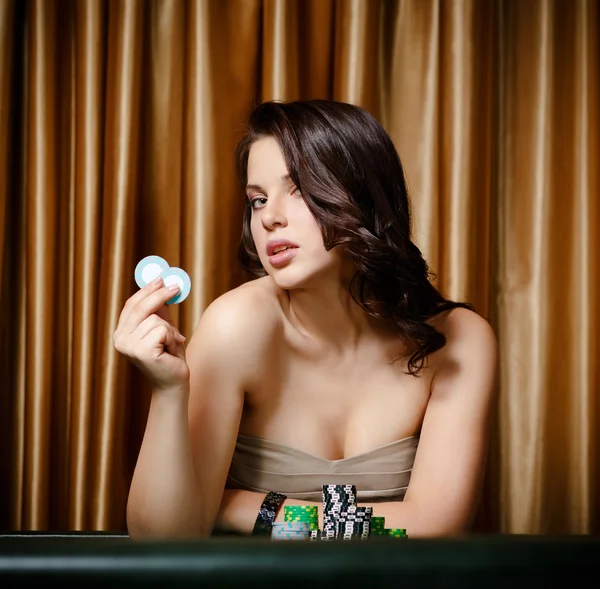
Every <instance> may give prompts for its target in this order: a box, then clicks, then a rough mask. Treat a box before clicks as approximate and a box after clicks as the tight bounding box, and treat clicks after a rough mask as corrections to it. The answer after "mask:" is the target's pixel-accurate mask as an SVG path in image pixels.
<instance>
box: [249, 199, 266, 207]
mask: <svg viewBox="0 0 600 589" xmlns="http://www.w3.org/2000/svg"><path fill="white" fill-rule="evenodd" d="M266 204H267V199H266V198H264V197H258V198H253V199H252V200H251V201H250V206H251V207H252V208H253V209H260V208H262V207H264V206H265V205H266Z"/></svg>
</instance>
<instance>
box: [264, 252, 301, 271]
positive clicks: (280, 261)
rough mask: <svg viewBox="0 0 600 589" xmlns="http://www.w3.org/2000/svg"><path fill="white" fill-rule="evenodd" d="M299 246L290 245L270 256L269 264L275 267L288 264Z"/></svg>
mask: <svg viewBox="0 0 600 589" xmlns="http://www.w3.org/2000/svg"><path fill="white" fill-rule="evenodd" d="M297 249H298V248H297V247H288V248H287V249H284V250H282V251H280V252H277V253H276V254H273V255H272V256H269V264H271V266H274V267H276V268H277V267H278V266H284V265H285V264H287V263H288V262H289V261H290V260H291V259H292V258H293V257H294V256H295V255H296V250H297Z"/></svg>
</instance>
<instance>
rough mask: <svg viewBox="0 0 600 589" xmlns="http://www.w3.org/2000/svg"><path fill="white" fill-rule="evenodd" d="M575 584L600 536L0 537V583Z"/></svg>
mask: <svg viewBox="0 0 600 589" xmlns="http://www.w3.org/2000/svg"><path fill="white" fill-rule="evenodd" d="M36 582H44V584H46V583H49V582H53V583H57V584H58V586H61V587H84V588H86V589H87V588H88V587H109V588H111V589H112V588H113V587H168V588H169V589H179V588H180V587H181V588H183V587H195V588H199V587H261V588H262V587H275V586H277V587H307V586H309V587H383V586H386V587H389V586H390V585H393V586H405V587H464V588H468V587H511V588H518V587H527V588H533V587H544V588H547V587H561V588H562V589H565V588H566V587H568V585H569V584H572V585H574V586H575V587H594V588H595V589H600V538H599V537H594V536H558V537H557V536H529V535H490V536H469V537H465V538H452V539H450V538H446V539H413V538H406V539H404V538H372V539H369V540H363V541H361V540H356V541H336V542H305V541H304V542H299V541H272V540H269V539H262V538H252V537H236V536H230V537H212V538H208V539H203V540H194V541H157V540H152V541H149V540H131V539H129V538H128V537H127V536H126V535H119V534H113V535H107V534H104V533H94V532H91V533H86V532H79V533H77V532H76V533H66V534H60V533H58V534H39V533H35V532H32V533H17V534H7V535H1V534H0V587H2V588H4V587H7V588H8V587H25V586H27V587H31V586H32V583H36Z"/></svg>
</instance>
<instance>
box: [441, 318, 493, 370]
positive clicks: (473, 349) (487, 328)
mask: <svg viewBox="0 0 600 589" xmlns="http://www.w3.org/2000/svg"><path fill="white" fill-rule="evenodd" d="M432 324H433V326H434V327H435V328H436V329H437V330H438V331H440V332H441V333H443V334H444V336H445V337H446V345H445V346H444V347H443V348H442V349H441V350H440V356H441V357H442V358H443V359H445V360H451V361H458V360H460V361H461V363H464V362H470V361H480V360H482V359H485V361H486V362H490V363H492V364H494V363H495V359H496V355H497V353H498V349H497V339H496V334H495V332H494V330H493V328H492V326H491V325H490V323H489V322H488V321H487V320H486V319H485V318H484V317H482V316H481V315H479V314H478V313H476V312H475V311H471V310H470V309H465V308H462V307H458V308H455V309H452V310H451V311H447V312H445V313H442V314H440V315H439V316H437V317H436V318H435V319H434V320H433V322H432Z"/></svg>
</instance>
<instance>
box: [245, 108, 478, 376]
mask: <svg viewBox="0 0 600 589" xmlns="http://www.w3.org/2000/svg"><path fill="white" fill-rule="evenodd" d="M263 137H273V138H274V139H275V140H276V141H277V142H278V143H279V145H280V147H281V149H282V151H283V155H284V158H285V161H286V164H287V169H288V173H289V175H290V177H291V179H292V181H293V182H294V183H295V185H296V187H297V188H298V189H299V190H300V192H301V194H302V196H303V198H304V200H305V202H306V205H307V206H308V208H309V210H310V211H311V212H312V214H313V216H314V218H315V219H316V221H317V223H318V225H319V227H320V229H321V232H322V235H323V241H324V244H325V248H326V249H327V250H330V249H332V248H334V247H341V248H343V251H344V252H345V253H346V254H347V255H348V256H349V257H350V259H351V260H352V261H353V262H354V264H355V266H356V273H355V274H354V276H353V278H352V280H351V282H350V293H351V295H352V298H353V299H354V301H355V302H356V303H357V304H358V305H359V306H360V307H361V308H362V309H363V310H364V311H365V312H366V313H368V314H369V315H371V316H373V317H376V318H378V319H382V320H384V321H385V322H386V323H387V324H388V325H390V326H391V327H392V328H393V329H395V331H396V332H397V333H398V335H399V336H400V337H401V338H402V339H403V341H404V342H406V345H407V347H408V356H409V357H408V372H409V373H410V374H413V375H417V374H418V373H420V372H421V370H422V369H423V367H424V365H425V362H426V359H427V357H428V356H429V354H431V353H433V352H435V351H436V350H439V349H440V348H442V347H443V346H444V345H445V343H446V338H445V336H444V335H443V334H442V333H440V332H439V331H438V330H436V329H435V328H434V327H433V326H431V325H430V324H429V323H427V320H428V319H430V318H432V317H433V316H435V315H437V314H439V313H442V312H443V311H447V310H450V309H453V308H455V307H466V308H471V306H470V305H468V304H466V303H457V302H453V301H450V300H447V299H446V298H444V297H443V296H442V294H441V293H440V292H439V291H438V290H437V289H436V288H435V286H434V285H433V284H432V282H431V279H432V277H433V275H432V273H431V272H430V271H429V268H428V266H427V263H426V261H425V259H424V258H423V255H422V254H421V251H420V250H419V248H418V247H417V246H416V245H415V244H414V243H413V242H412V240H411V211H410V204H409V199H408V190H407V186H406V181H405V175H404V170H403V167H402V163H401V162H400V157H399V156H398V153H397V151H396V149H395V147H394V145H393V143H392V141H391V139H390V137H389V136H388V134H387V133H386V132H385V130H384V129H383V127H382V126H381V125H380V124H379V123H378V122H377V120H376V119H375V117H373V116H372V115H371V114H370V113H368V112H367V111H366V110H364V109H362V108H359V107H357V106H354V105H351V104H346V103H342V102H335V101H329V100H311V101H294V102H265V103H263V104H261V105H259V106H258V107H257V108H255V109H254V111H253V112H252V113H251V115H250V118H249V121H248V126H247V130H246V133H245V135H244V136H243V137H242V139H241V140H240V142H239V143H238V146H237V150H236V156H237V168H238V170H237V171H238V176H239V179H240V182H241V183H242V186H243V187H244V189H245V186H246V183H247V176H248V155H249V152H250V147H251V146H252V144H253V143H254V142H255V141H257V140H258V139H261V138H263ZM244 200H245V201H246V208H245V210H244V223H243V231H242V238H241V243H240V247H239V250H238V258H239V261H240V263H241V265H242V267H243V268H244V269H245V270H246V271H247V272H249V273H250V274H251V275H253V276H264V275H265V274H266V271H265V270H264V268H263V267H262V265H261V262H260V259H259V257H258V254H257V252H256V248H255V245H254V241H253V239H252V233H251V230H250V219H251V214H252V210H251V206H250V203H249V201H248V199H244Z"/></svg>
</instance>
